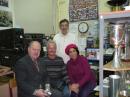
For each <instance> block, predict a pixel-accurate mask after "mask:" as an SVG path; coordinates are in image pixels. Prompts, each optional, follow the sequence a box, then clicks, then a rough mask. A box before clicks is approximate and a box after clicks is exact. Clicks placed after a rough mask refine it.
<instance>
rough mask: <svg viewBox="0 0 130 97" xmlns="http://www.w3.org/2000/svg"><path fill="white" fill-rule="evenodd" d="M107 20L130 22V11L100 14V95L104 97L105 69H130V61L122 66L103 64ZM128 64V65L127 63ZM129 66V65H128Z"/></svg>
mask: <svg viewBox="0 0 130 97" xmlns="http://www.w3.org/2000/svg"><path fill="white" fill-rule="evenodd" d="M105 22H114V23H124V22H130V11H118V12H109V13H101V14H99V23H100V24H99V25H100V34H99V37H100V61H99V65H100V66H99V70H100V72H99V76H100V97H103V70H107V71H121V70H130V63H123V64H124V66H123V67H122V68H118V69H115V68H112V64H111V62H110V63H108V64H106V65H104V66H103V62H104V60H103V54H104V53H103V51H104V48H103V43H104V32H105V30H104V29H105ZM125 64H127V65H125ZM127 66H128V67H127Z"/></svg>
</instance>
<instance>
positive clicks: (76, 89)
mask: <svg viewBox="0 0 130 97" xmlns="http://www.w3.org/2000/svg"><path fill="white" fill-rule="evenodd" d="M69 89H70V90H71V91H74V92H75V93H77V94H78V93H79V84H72V85H69Z"/></svg>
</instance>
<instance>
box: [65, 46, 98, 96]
mask: <svg viewBox="0 0 130 97" xmlns="http://www.w3.org/2000/svg"><path fill="white" fill-rule="evenodd" d="M65 52H66V54H67V55H69V57H70V60H69V61H68V62H67V72H68V76H69V80H70V83H69V89H70V91H71V97H87V96H88V95H89V94H90V93H91V92H92V91H93V89H94V88H95V86H96V79H95V76H94V75H93V73H92V71H91V69H90V65H89V64H88V60H87V59H86V58H85V57H83V56H81V55H79V50H78V48H77V46H76V45H75V44H70V45H68V46H67V47H66V49H65Z"/></svg>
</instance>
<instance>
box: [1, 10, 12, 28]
mask: <svg viewBox="0 0 130 97" xmlns="http://www.w3.org/2000/svg"><path fill="white" fill-rule="evenodd" d="M0 27H13V18H12V13H11V12H9V11H4V10H0Z"/></svg>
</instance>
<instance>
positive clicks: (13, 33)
mask: <svg viewBox="0 0 130 97" xmlns="http://www.w3.org/2000/svg"><path fill="white" fill-rule="evenodd" d="M23 56H24V30H23V29H21V28H11V29H4V30H0V65H4V66H9V67H13V65H14V64H15V62H16V61H17V60H18V59H19V58H21V57H23Z"/></svg>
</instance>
